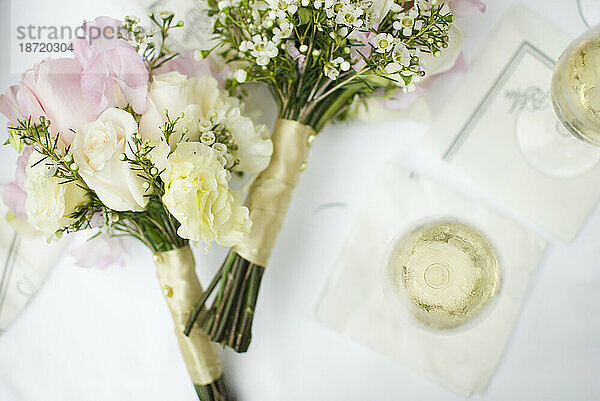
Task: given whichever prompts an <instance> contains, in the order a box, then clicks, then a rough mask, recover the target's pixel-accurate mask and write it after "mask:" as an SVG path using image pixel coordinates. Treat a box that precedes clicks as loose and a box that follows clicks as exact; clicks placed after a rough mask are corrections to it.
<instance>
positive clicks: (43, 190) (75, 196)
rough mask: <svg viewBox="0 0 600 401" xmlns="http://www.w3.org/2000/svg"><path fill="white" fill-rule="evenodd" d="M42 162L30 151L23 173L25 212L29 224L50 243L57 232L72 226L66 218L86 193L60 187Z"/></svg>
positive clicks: (69, 186) (73, 187)
mask: <svg viewBox="0 0 600 401" xmlns="http://www.w3.org/2000/svg"><path fill="white" fill-rule="evenodd" d="M42 158H43V156H42V155H41V154H40V153H38V152H36V151H34V152H33V153H32V155H31V157H30V158H29V162H28V163H27V167H26V169H25V181H24V184H23V186H24V188H25V192H26V193H27V198H26V199H25V212H26V213H27V221H28V222H29V224H30V225H31V226H33V228H35V229H36V230H38V231H41V232H42V233H44V234H45V235H46V238H47V239H48V241H50V240H52V239H53V238H54V236H55V234H56V232H57V231H58V230H60V229H62V228H64V227H66V226H68V225H69V224H71V223H73V221H74V220H73V219H71V218H70V216H71V214H72V213H73V212H74V211H75V207H76V206H77V205H79V204H81V203H83V202H84V201H85V197H86V192H85V191H84V190H83V189H82V188H80V187H79V186H78V185H77V184H76V183H74V182H71V183H62V184H61V183H60V181H61V180H60V179H59V178H57V177H54V173H55V172H56V166H53V165H52V164H50V163H49V162H46V161H40V160H42Z"/></svg>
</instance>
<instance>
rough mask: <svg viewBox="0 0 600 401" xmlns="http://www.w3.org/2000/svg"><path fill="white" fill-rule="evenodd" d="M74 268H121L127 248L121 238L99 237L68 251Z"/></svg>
mask: <svg viewBox="0 0 600 401" xmlns="http://www.w3.org/2000/svg"><path fill="white" fill-rule="evenodd" d="M70 254H71V256H72V257H73V258H74V259H75V261H74V263H75V266H78V267H84V268H90V267H96V268H99V269H105V268H107V267H109V266H123V265H124V264H125V258H126V256H127V254H128V246H127V243H126V241H125V240H124V239H123V238H116V237H109V236H107V235H104V234H102V235H99V236H98V237H95V238H93V239H90V240H88V241H86V242H84V243H83V244H81V245H80V246H78V247H76V248H73V249H72V250H71V251H70Z"/></svg>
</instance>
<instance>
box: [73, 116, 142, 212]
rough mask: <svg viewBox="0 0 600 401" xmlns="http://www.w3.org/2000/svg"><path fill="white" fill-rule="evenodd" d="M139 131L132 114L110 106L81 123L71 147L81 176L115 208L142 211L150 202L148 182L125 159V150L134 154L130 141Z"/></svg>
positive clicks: (103, 200) (105, 201) (108, 205)
mask: <svg viewBox="0 0 600 401" xmlns="http://www.w3.org/2000/svg"><path fill="white" fill-rule="evenodd" d="M137 131H138V125H137V123H136V121H135V119H134V118H133V116H132V115H131V114H129V113H128V112H126V111H124V110H121V109H115V108H110V109H107V110H106V111H105V112H104V113H102V114H101V115H100V117H99V118H98V119H97V120H96V121H93V122H91V123H87V124H83V125H82V126H80V127H79V129H78V131H77V135H75V139H74V140H73V144H72V146H71V153H72V155H73V160H74V161H75V163H76V164H77V165H78V166H79V175H81V178H83V180H84V181H85V183H86V184H87V186H88V187H89V188H90V189H91V190H92V191H94V192H95V193H96V195H98V198H100V200H101V201H102V203H104V204H105V205H106V206H107V207H109V208H110V209H113V210H118V211H126V210H133V211H141V210H143V209H144V208H145V207H146V205H147V204H148V198H147V197H145V196H144V194H145V190H144V188H143V184H144V181H143V180H142V179H141V178H140V177H138V176H137V175H136V173H135V172H134V171H132V170H131V166H130V165H129V163H127V162H126V161H122V160H121V156H122V155H123V154H124V153H125V154H128V153H131V151H130V149H129V147H128V145H127V142H128V141H130V140H131V138H132V136H133V135H135V134H136V133H137Z"/></svg>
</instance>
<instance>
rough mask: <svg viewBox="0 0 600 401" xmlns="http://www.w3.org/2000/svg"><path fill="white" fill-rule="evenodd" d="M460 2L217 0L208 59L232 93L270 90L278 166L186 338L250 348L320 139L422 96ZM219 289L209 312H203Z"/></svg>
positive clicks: (261, 182) (257, 195)
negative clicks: (375, 103) (246, 88)
mask: <svg viewBox="0 0 600 401" xmlns="http://www.w3.org/2000/svg"><path fill="white" fill-rule="evenodd" d="M461 2H462V3H464V0H450V1H447V2H446V1H442V0H414V1H408V0H220V1H217V0H209V7H210V10H209V15H211V16H212V17H213V18H214V26H213V33H214V43H215V44H214V47H213V48H212V49H211V50H210V51H206V52H205V54H208V53H210V52H216V53H218V54H219V55H220V56H222V57H223V58H224V59H225V60H226V62H227V63H228V66H229V67H230V68H231V69H232V70H233V78H232V79H230V80H228V82H227V86H228V88H229V89H230V90H231V91H235V90H236V88H237V87H238V86H240V85H241V84H243V83H245V82H262V83H264V84H266V85H267V86H268V87H269V88H270V90H271V92H272V93H273V95H274V96H275V98H276V100H277V103H278V105H279V120H278V121H277V123H276V125H275V129H274V132H273V136H272V140H273V145H274V149H273V157H272V159H271V162H270V164H269V166H268V167H267V168H266V169H265V170H264V171H263V172H262V173H261V174H260V175H259V176H258V178H257V179H256V181H254V183H253V185H252V187H251V189H250V192H249V195H248V198H247V200H246V203H245V204H246V206H247V207H248V208H249V209H250V216H251V218H252V220H253V222H254V224H253V226H252V229H251V231H250V234H249V235H248V236H247V237H246V238H245V239H244V240H243V241H242V242H240V243H239V244H237V245H236V246H235V247H234V248H233V249H232V250H231V252H230V253H229V256H228V257H227V258H226V260H225V262H224V263H223V265H222V267H221V268H220V270H219V271H218V273H217V275H216V276H215V279H214V280H213V281H212V283H211V284H210V285H209V287H208V289H207V291H206V293H205V295H204V297H203V298H202V302H200V303H198V305H197V308H196V310H195V311H194V313H192V315H191V316H190V319H189V321H188V325H187V327H186V333H187V334H190V333H192V332H193V331H192V325H193V324H194V322H198V321H199V322H200V325H201V327H203V328H204V331H205V332H206V333H207V334H208V335H209V336H210V338H211V339H212V340H213V341H217V342H221V343H223V344H225V345H227V346H229V347H232V348H233V349H235V350H236V351H238V352H244V351H246V350H247V349H248V346H249V344H250V341H251V327H252V320H253V315H254V311H255V305H256V300H257V297H258V292H259V288H260V283H261V278H262V275H263V272H264V270H265V266H266V265H267V262H268V259H269V256H270V253H271V250H272V248H273V246H274V244H275V240H276V237H277V234H278V232H279V230H280V228H281V226H282V224H283V220H284V217H285V214H286V212H287V208H288V205H289V202H290V199H291V197H292V191H293V189H294V187H295V185H296V184H297V183H298V180H299V175H300V172H301V171H302V170H303V169H304V168H306V163H305V160H306V157H307V154H308V149H309V146H310V145H311V144H312V143H313V141H314V140H315V137H316V134H317V133H319V132H320V131H322V130H323V128H324V127H325V126H326V125H327V124H329V123H331V122H333V121H336V120H344V119H348V118H349V117H352V115H353V113H354V110H356V108H357V106H358V105H360V104H361V103H362V102H365V101H366V100H368V99H369V98H371V97H374V96H381V95H382V94H386V93H390V94H393V93H396V92H398V91H402V92H410V91H413V90H415V87H416V85H419V83H420V82H422V81H423V79H424V78H426V77H427V76H428V74H429V70H430V67H429V66H431V65H434V64H436V63H435V60H436V59H437V58H440V57H444V56H445V54H446V52H447V50H448V47H449V44H450V42H451V41H450V35H451V34H452V32H453V31H455V29H454V16H453V14H452V11H451V6H453V5H455V4H456V3H461ZM469 3H479V2H478V1H477V0H469ZM452 53H453V54H454V53H455V52H454V51H453V52H452ZM454 57H456V56H454ZM213 292H214V293H215V295H214V298H213V301H212V304H211V306H210V307H209V308H208V313H200V312H201V311H203V309H202V308H203V305H204V304H205V303H206V302H207V301H208V299H209V297H210V294H211V293H213Z"/></svg>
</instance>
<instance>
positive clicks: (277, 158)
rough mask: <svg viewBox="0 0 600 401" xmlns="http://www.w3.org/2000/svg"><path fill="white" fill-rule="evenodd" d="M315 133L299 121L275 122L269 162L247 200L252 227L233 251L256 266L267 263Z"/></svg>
mask: <svg viewBox="0 0 600 401" xmlns="http://www.w3.org/2000/svg"><path fill="white" fill-rule="evenodd" d="M314 136H315V131H314V130H313V129H312V128H311V127H309V126H306V125H304V124H301V123H299V122H298V121H292V120H277V122H276V124H275V129H274V131H273V137H272V140H273V155H272V156H271V162H270V163H269V166H268V167H267V168H266V169H265V170H264V171H263V172H262V173H261V174H260V175H259V176H258V178H257V179H256V181H255V182H254V184H253V185H252V187H251V189H250V193H249V194H248V198H247V199H246V206H247V207H248V209H250V218H251V220H252V229H251V230H250V233H249V234H248V236H247V237H246V239H245V240H244V241H242V242H241V243H240V244H238V245H236V246H235V247H234V251H235V252H236V253H238V254H239V255H240V256H242V257H243V258H244V259H246V260H248V261H249V262H252V263H254V264H255V265H259V266H263V267H265V266H266V265H267V261H268V260H269V256H271V250H272V249H273V246H274V245H275V240H276V238H277V234H279V230H281V226H282V225H283V220H284V218H285V215H286V213H287V209H288V207H289V204H290V201H291V200H292V192H293V190H294V187H295V186H296V184H298V181H299V179H300V173H301V172H302V170H303V169H304V168H305V166H306V164H305V160H306V157H307V155H308V149H309V147H310V145H311V143H312V141H313V139H314Z"/></svg>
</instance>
